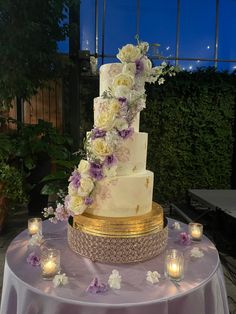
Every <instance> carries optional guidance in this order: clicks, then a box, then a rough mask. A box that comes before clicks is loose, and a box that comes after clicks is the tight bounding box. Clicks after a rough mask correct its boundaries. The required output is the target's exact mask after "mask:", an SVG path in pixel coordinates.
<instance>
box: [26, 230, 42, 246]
mask: <svg viewBox="0 0 236 314" xmlns="http://www.w3.org/2000/svg"><path fill="white" fill-rule="evenodd" d="M42 243H43V236H42V234H40V233H36V234H34V235H32V237H31V238H30V240H29V246H40V245H41V244H42Z"/></svg>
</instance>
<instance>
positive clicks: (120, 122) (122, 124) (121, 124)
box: [115, 119, 129, 131]
mask: <svg viewBox="0 0 236 314" xmlns="http://www.w3.org/2000/svg"><path fill="white" fill-rule="evenodd" d="M115 127H116V128H117V130H119V131H122V130H125V129H127V128H128V127H129V125H128V123H127V121H126V120H125V119H116V122H115Z"/></svg>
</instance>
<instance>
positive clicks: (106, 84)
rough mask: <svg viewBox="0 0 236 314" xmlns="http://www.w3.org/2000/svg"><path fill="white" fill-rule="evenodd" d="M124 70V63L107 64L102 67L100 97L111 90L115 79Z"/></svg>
mask: <svg viewBox="0 0 236 314" xmlns="http://www.w3.org/2000/svg"><path fill="white" fill-rule="evenodd" d="M122 69H123V64H122V63H107V64H103V65H102V66H101V67H100V85H99V95H100V96H102V94H103V93H104V92H105V91H108V90H109V88H111V85H112V82H113V79H114V77H115V76H116V75H118V74H120V73H121V72H122Z"/></svg>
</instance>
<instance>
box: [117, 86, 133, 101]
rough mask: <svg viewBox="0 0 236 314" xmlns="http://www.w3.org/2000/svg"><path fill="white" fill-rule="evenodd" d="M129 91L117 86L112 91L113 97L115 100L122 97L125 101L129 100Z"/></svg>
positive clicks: (125, 87) (126, 88) (124, 87)
mask: <svg viewBox="0 0 236 314" xmlns="http://www.w3.org/2000/svg"><path fill="white" fill-rule="evenodd" d="M130 93H131V90H130V89H129V88H128V87H127V86H118V87H116V88H114V89H113V95H114V97H116V98H120V97H124V98H126V99H129V98H130Z"/></svg>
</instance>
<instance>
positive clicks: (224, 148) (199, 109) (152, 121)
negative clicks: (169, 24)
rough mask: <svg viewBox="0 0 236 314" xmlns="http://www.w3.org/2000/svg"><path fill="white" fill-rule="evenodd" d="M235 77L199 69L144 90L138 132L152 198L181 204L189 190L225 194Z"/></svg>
mask: <svg viewBox="0 0 236 314" xmlns="http://www.w3.org/2000/svg"><path fill="white" fill-rule="evenodd" d="M235 87H236V77H235V74H234V73H233V74H231V75H230V74H227V73H225V72H224V73H220V72H216V71H215V70H214V69H211V68H210V69H206V70H203V69H199V70H198V71H196V72H193V73H189V72H181V73H178V75H177V76H176V77H175V78H167V82H166V84H164V85H162V86H158V85H157V84H156V85H152V86H147V94H148V97H147V106H146V109H145V110H144V111H143V112H142V116H141V130H143V131H145V132H148V139H149V140H148V162H147V168H148V169H150V170H152V171H153V172H154V173H155V184H154V185H155V187H154V199H155V200H159V201H162V202H165V201H179V202H180V201H182V200H184V199H185V197H186V192H187V190H188V189H190V188H195V189H228V188H230V187H231V186H230V183H231V174H232V158H233V124H234V109H235V99H236V92H235V91H236V89H235Z"/></svg>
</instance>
